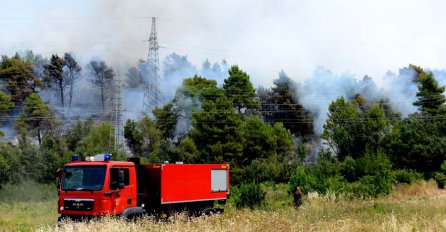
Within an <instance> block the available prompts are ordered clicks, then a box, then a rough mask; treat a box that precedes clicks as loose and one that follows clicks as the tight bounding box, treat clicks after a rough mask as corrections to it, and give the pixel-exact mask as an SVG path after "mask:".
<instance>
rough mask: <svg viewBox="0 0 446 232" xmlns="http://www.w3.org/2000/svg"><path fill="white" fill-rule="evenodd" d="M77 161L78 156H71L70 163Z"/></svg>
mask: <svg viewBox="0 0 446 232" xmlns="http://www.w3.org/2000/svg"><path fill="white" fill-rule="evenodd" d="M78 159H79V156H77V155H72V156H71V161H77V160H78Z"/></svg>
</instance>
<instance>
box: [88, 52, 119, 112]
mask: <svg viewBox="0 0 446 232" xmlns="http://www.w3.org/2000/svg"><path fill="white" fill-rule="evenodd" d="M88 68H89V69H90V71H91V73H92V74H93V78H94V79H93V84H95V85H96V86H98V87H99V88H100V89H101V102H102V109H105V95H106V91H107V90H108V89H109V87H110V85H111V82H112V81H113V78H114V76H115V74H114V72H113V69H112V68H110V67H108V66H107V64H105V62H104V61H96V60H92V61H90V64H89V65H88Z"/></svg>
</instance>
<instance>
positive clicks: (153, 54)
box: [143, 18, 161, 116]
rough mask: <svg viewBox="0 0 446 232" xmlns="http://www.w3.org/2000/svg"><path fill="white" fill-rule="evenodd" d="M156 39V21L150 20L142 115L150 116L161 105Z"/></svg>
mask: <svg viewBox="0 0 446 232" xmlns="http://www.w3.org/2000/svg"><path fill="white" fill-rule="evenodd" d="M158 49H159V46H158V39H157V35H156V21H155V18H152V30H151V32H150V38H149V55H148V56H147V63H146V67H147V78H146V84H145V90H144V101H143V114H145V115H146V116H149V115H151V112H152V110H153V109H154V108H156V107H158V106H159V105H160V103H161V91H160V89H159V79H160V73H159V58H158Z"/></svg>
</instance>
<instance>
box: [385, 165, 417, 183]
mask: <svg viewBox="0 0 446 232" xmlns="http://www.w3.org/2000/svg"><path fill="white" fill-rule="evenodd" d="M392 174H393V176H394V177H395V181H396V182H397V183H405V184H411V183H414V182H416V181H419V180H421V179H423V175H422V174H421V173H418V172H416V171H413V170H410V169H409V170H408V169H401V170H395V171H393V173H392Z"/></svg>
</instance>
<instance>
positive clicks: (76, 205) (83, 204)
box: [64, 199, 94, 211]
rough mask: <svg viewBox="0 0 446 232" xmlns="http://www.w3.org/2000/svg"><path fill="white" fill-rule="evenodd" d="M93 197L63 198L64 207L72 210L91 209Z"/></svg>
mask: <svg viewBox="0 0 446 232" xmlns="http://www.w3.org/2000/svg"><path fill="white" fill-rule="evenodd" d="M93 206H94V200H93V199H69V200H64V209H65V210H72V211H92V210H93Z"/></svg>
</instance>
